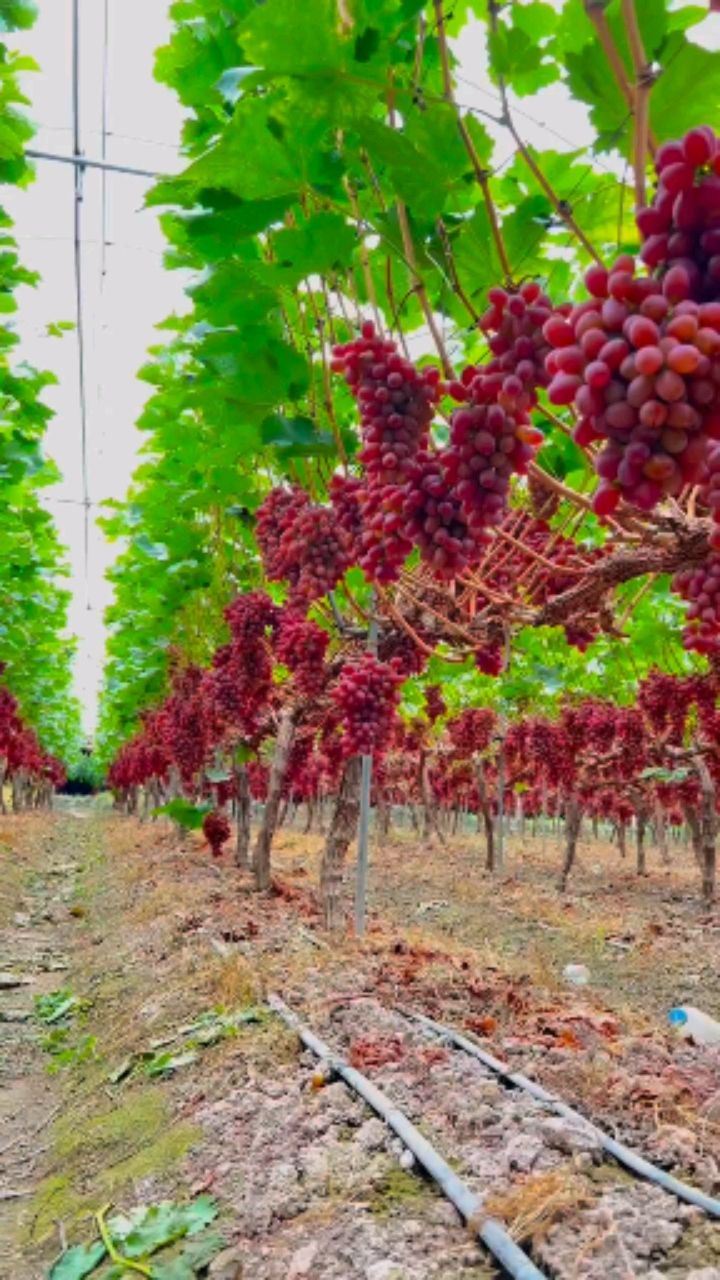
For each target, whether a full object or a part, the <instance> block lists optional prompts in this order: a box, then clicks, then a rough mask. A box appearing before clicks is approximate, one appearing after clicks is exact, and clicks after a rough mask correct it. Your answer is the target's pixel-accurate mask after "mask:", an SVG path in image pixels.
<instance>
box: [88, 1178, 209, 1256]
mask: <svg viewBox="0 0 720 1280" xmlns="http://www.w3.org/2000/svg"><path fill="white" fill-rule="evenodd" d="M217 1214H218V1207H217V1203H216V1201H215V1200H213V1198H212V1197H211V1196H198V1197H197V1198H196V1199H195V1200H191V1201H189V1202H188V1203H187V1204H175V1203H173V1202H172V1201H171V1200H164V1201H163V1202H162V1203H161V1204H156V1205H150V1206H144V1205H140V1206H138V1207H137V1208H135V1209H131V1210H130V1212H129V1213H127V1214H118V1215H117V1216H115V1217H113V1218H111V1219H109V1221H108V1228H109V1230H110V1234H111V1235H112V1239H113V1243H114V1244H115V1245H116V1246H117V1248H118V1252H120V1253H122V1254H123V1255H124V1256H125V1257H127V1258H142V1257H145V1256H147V1255H149V1254H152V1253H155V1252H156V1250H158V1249H162V1248H164V1247H165V1246H166V1245H168V1244H173V1243H174V1241H176V1240H181V1239H183V1237H185V1236H193V1235H197V1233H198V1232H200V1231H203V1230H204V1229H205V1227H207V1226H209V1224H210V1223H211V1222H213V1221H214V1220H215V1218H216V1217H217ZM153 1270H154V1268H153Z"/></svg>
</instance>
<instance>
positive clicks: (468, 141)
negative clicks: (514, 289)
mask: <svg viewBox="0 0 720 1280" xmlns="http://www.w3.org/2000/svg"><path fill="white" fill-rule="evenodd" d="M434 5H435V19H436V23H435V25H436V31H437V39H438V47H439V49H440V62H441V65H442V76H443V93H444V97H445V101H446V102H447V103H448V104H449V105H450V106H451V107H452V108H453V110H454V112H455V115H456V118H457V126H458V131H459V133H460V137H461V138H462V142H463V146H464V147H465V150H466V151H467V154H468V157H469V160H470V163H471V165H472V167H473V172H474V174H475V178H476V181H477V183H478V185H479V187H480V190H481V191H482V196H483V200H484V201H485V209H486V211H487V216H488V222H489V223H490V233H491V235H492V238H493V243H494V245H495V251H496V253H497V256H498V259H499V261H500V266H501V268H502V272H503V276H504V283H505V284H512V268H511V266H510V260H509V258H508V255H507V249H506V248H505V241H504V239H503V234H502V231H501V229H500V223H499V221H498V216H497V210H496V208H495V202H494V200H493V198H492V192H491V191H490V181H489V179H490V174H489V172H488V170H487V169H486V168H485V167H484V166H483V165H482V163H481V161H480V157H479V155H478V153H477V150H476V148H475V144H474V142H473V140H472V138H471V137H470V133H469V130H468V127H467V125H466V123H465V121H464V119H463V117H462V115H461V114H460V111H459V110H458V107H457V104H456V102H455V95H454V92H453V83H452V73H451V71H450V54H449V50H448V43H447V34H446V31H445V14H444V12H443V0H434Z"/></svg>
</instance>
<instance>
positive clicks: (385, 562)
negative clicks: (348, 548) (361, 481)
mask: <svg viewBox="0 0 720 1280" xmlns="http://www.w3.org/2000/svg"><path fill="white" fill-rule="evenodd" d="M404 496H405V495H404V489H403V488H402V487H401V486H400V485H378V486H373V487H370V488H368V489H366V490H365V491H364V493H363V495H362V515H363V532H362V537H361V539H360V554H359V556H358V564H359V565H360V568H361V569H363V570H364V572H365V574H366V576H367V578H368V579H369V580H370V581H371V582H380V583H386V582H395V580H396V579H397V577H398V574H399V573H400V570H401V568H402V566H403V564H404V563H405V560H406V559H407V557H408V556H409V554H410V552H411V551H412V542H411V540H410V537H409V536H408V531H407V527H406V522H405V518H404V516H403V503H404Z"/></svg>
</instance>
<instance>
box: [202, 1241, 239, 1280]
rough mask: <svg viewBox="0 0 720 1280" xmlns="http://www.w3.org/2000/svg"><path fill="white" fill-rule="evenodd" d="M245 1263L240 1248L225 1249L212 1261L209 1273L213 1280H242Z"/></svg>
mask: <svg viewBox="0 0 720 1280" xmlns="http://www.w3.org/2000/svg"><path fill="white" fill-rule="evenodd" d="M242 1274H243V1264H242V1254H241V1252H240V1250H239V1249H223V1251H222V1253H219V1254H218V1255H217V1257H216V1258H213V1260H212V1262H211V1263H210V1268H209V1271H208V1275H210V1276H212V1278H213V1280H242Z"/></svg>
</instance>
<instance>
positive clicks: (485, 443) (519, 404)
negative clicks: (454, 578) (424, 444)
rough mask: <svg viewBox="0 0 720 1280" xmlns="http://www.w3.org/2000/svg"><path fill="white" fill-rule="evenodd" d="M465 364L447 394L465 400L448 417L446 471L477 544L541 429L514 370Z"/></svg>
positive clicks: (499, 513)
mask: <svg viewBox="0 0 720 1280" xmlns="http://www.w3.org/2000/svg"><path fill="white" fill-rule="evenodd" d="M489 370H490V371H489V372H488V371H486V369H484V368H477V367H476V366H473V365H471V366H469V367H468V368H467V369H464V370H463V373H462V375H461V378H460V381H459V382H454V383H452V384H451V388H450V390H451V394H452V395H453V397H454V398H455V399H456V400H460V401H464V403H463V404H462V407H461V408H459V409H456V410H455V411H454V412H453V414H452V417H451V420H450V444H449V447H448V449H447V450H446V458H447V462H446V470H447V474H448V478H449V480H450V482H451V483H452V485H453V488H454V491H455V494H456V495H457V497H458V499H459V501H460V503H461V505H462V509H463V512H464V515H465V518H466V520H467V523H468V529H469V531H470V534H471V535H472V537H473V538H474V539H475V541H476V543H477V545H479V546H482V545H483V544H484V543H485V542H486V541H487V531H488V529H489V528H490V527H492V526H493V525H496V524H499V523H500V521H501V520H502V518H503V516H504V514H505V511H506V509H507V500H508V493H509V491H510V478H511V476H512V475H513V474H514V473H517V474H523V473H524V472H525V471H526V470H527V465H528V463H529V462H530V461H531V459H532V457H533V455H534V452H535V449H536V448H537V447H538V445H540V444H541V443H542V439H543V437H542V433H541V432H539V431H538V430H537V429H536V428H535V427H533V426H532V424H531V422H530V419H529V417H528V414H527V409H526V408H525V407H523V406H524V405H525V404H526V403H527V392H526V390H525V387H524V384H523V382H522V381H521V379H520V378H519V377H518V376H517V375H516V374H514V373H507V374H505V373H503V372H501V371H498V370H494V369H493V368H492V365H491V366H489Z"/></svg>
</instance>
